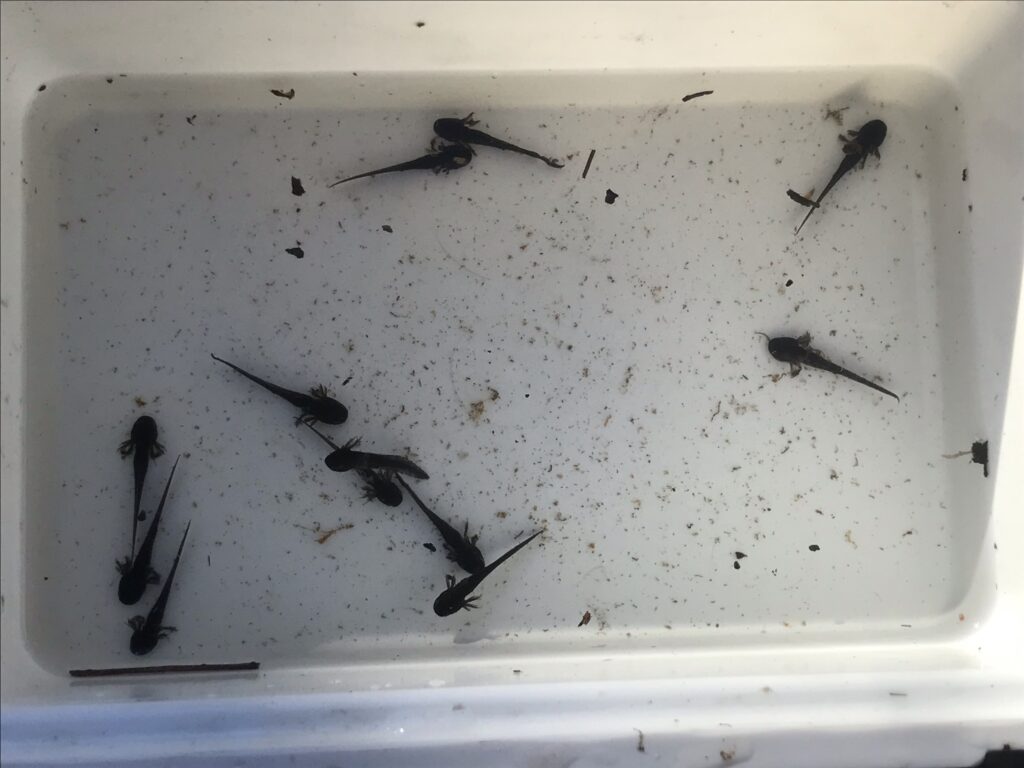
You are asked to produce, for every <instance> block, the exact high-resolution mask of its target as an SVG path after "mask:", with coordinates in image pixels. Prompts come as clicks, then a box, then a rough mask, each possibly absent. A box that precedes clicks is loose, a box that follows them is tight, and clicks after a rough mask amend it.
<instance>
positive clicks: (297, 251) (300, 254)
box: [284, 245, 306, 259]
mask: <svg viewBox="0 0 1024 768" xmlns="http://www.w3.org/2000/svg"><path fill="white" fill-rule="evenodd" d="M284 252H285V253H290V254H291V255H292V256H294V257H295V258H296V259H301V258H302V257H303V256H305V255H306V252H305V251H304V250H302V248H301V247H300V246H298V245H296V246H295V247H294V248H285V249H284Z"/></svg>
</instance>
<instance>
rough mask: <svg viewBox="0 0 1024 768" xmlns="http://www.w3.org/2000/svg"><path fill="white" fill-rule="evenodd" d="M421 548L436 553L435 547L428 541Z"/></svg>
mask: <svg viewBox="0 0 1024 768" xmlns="http://www.w3.org/2000/svg"><path fill="white" fill-rule="evenodd" d="M423 546H424V547H426V548H427V549H429V550H430V551H431V552H437V547H435V546H434V545H433V544H431V543H430V542H429V541H427V542H424V544H423Z"/></svg>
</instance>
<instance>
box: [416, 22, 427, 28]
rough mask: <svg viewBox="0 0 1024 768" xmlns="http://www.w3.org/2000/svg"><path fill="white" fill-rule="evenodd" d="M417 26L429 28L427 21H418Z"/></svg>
mask: <svg viewBox="0 0 1024 768" xmlns="http://www.w3.org/2000/svg"><path fill="white" fill-rule="evenodd" d="M416 26H417V27H420V28H422V27H425V26H427V22H425V21H417V22H416Z"/></svg>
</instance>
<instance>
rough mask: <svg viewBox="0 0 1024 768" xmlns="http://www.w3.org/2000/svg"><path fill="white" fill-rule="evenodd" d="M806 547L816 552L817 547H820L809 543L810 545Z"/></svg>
mask: <svg viewBox="0 0 1024 768" xmlns="http://www.w3.org/2000/svg"><path fill="white" fill-rule="evenodd" d="M808 549H809V550H811V552H817V551H818V550H819V549H821V547H819V546H818V545H817V544H811V546H809V547H808Z"/></svg>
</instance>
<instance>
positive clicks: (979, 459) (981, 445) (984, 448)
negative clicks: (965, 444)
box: [971, 440, 988, 477]
mask: <svg viewBox="0 0 1024 768" xmlns="http://www.w3.org/2000/svg"><path fill="white" fill-rule="evenodd" d="M971 461H973V462H974V463H975V464H981V467H982V471H983V472H984V473H985V477H988V440H979V441H978V442H976V443H974V444H973V445H971Z"/></svg>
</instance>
